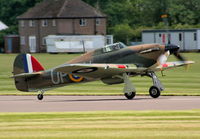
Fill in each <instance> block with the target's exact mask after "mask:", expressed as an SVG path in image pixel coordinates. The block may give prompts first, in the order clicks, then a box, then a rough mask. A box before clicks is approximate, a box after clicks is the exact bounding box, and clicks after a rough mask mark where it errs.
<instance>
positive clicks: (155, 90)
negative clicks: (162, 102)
mask: <svg viewBox="0 0 200 139" xmlns="http://www.w3.org/2000/svg"><path fill="white" fill-rule="evenodd" d="M149 95H150V96H151V97H152V98H158V97H159V96H160V90H159V89H158V87H156V86H152V87H151V88H150V89H149Z"/></svg>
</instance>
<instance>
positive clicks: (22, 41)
mask: <svg viewBox="0 0 200 139" xmlns="http://www.w3.org/2000/svg"><path fill="white" fill-rule="evenodd" d="M20 44H21V45H26V42H25V37H24V36H21V37H20Z"/></svg>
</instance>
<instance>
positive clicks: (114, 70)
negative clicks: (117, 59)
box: [54, 64, 147, 79]
mask: <svg viewBox="0 0 200 139" xmlns="http://www.w3.org/2000/svg"><path fill="white" fill-rule="evenodd" d="M54 70H55V71H57V72H63V73H67V74H74V75H77V76H82V77H85V78H92V79H98V78H106V77H111V76H114V75H119V74H122V73H125V72H133V73H136V74H137V73H143V72H145V71H146V70H147V68H138V67H136V66H135V65H116V64H64V65H61V66H59V67H57V68H55V69H54Z"/></svg>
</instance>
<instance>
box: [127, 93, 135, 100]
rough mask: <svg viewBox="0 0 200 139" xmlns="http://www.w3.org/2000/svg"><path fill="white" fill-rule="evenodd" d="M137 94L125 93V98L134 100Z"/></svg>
mask: <svg viewBox="0 0 200 139" xmlns="http://www.w3.org/2000/svg"><path fill="white" fill-rule="evenodd" d="M135 94H136V93H135V92H129V93H125V94H124V96H125V97H126V98H127V99H133V98H134V97H135Z"/></svg>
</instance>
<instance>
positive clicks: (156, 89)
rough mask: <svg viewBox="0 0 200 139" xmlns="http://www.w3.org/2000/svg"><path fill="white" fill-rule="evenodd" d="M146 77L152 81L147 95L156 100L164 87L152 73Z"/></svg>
mask: <svg viewBox="0 0 200 139" xmlns="http://www.w3.org/2000/svg"><path fill="white" fill-rule="evenodd" d="M147 76H148V77H150V78H152V81H153V86H151V87H150V89H149V95H150V96H151V97H152V98H158V97H159V96H160V93H161V91H163V90H164V87H163V85H162V83H161V82H160V80H159V79H158V78H157V76H156V74H155V73H154V72H149V73H147Z"/></svg>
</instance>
